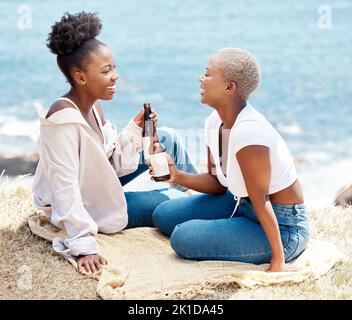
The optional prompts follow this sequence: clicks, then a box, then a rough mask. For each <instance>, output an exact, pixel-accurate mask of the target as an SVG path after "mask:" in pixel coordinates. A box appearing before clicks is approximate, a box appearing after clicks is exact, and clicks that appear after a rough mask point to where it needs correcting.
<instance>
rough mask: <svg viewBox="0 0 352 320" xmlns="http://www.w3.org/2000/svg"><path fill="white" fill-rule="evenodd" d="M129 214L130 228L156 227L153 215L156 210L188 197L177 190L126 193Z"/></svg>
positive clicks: (128, 226)
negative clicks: (162, 204)
mask: <svg viewBox="0 0 352 320" xmlns="http://www.w3.org/2000/svg"><path fill="white" fill-rule="evenodd" d="M125 197H126V202H127V213H128V225H127V227H126V228H127V229H128V228H136V227H154V224H153V221H152V215H153V212H154V210H155V208H156V207H157V206H158V205H160V204H161V203H163V202H165V201H168V200H170V199H176V198H183V197H186V195H185V193H184V192H181V191H179V190H176V189H157V190H151V191H131V192H125Z"/></svg>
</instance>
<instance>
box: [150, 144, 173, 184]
mask: <svg viewBox="0 0 352 320" xmlns="http://www.w3.org/2000/svg"><path fill="white" fill-rule="evenodd" d="M150 162H151V165H152V167H153V172H154V174H153V178H154V181H157V182H160V181H167V180H169V179H170V177H171V176H170V169H169V163H168V162H167V158H166V153H165V147H164V145H163V144H162V143H161V142H160V141H159V140H157V141H156V142H154V148H153V153H152V154H151V155H150Z"/></svg>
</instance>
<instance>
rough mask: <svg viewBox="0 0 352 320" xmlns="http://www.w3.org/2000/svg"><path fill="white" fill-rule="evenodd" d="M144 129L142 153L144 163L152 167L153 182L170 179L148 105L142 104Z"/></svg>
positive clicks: (164, 155)
mask: <svg viewBox="0 0 352 320" xmlns="http://www.w3.org/2000/svg"><path fill="white" fill-rule="evenodd" d="M143 107H144V129H143V153H144V163H145V164H146V165H148V166H149V165H152V167H153V171H154V175H153V178H154V180H155V181H158V182H159V181H166V180H169V179H170V170H169V165H168V162H167V159H166V153H165V147H164V145H163V144H162V143H161V142H160V141H159V138H158V135H157V133H156V128H155V123H154V121H153V120H152V119H150V114H151V113H152V110H151V107H150V104H149V103H144V104H143Z"/></svg>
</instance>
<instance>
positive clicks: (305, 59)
mask: <svg viewBox="0 0 352 320" xmlns="http://www.w3.org/2000/svg"><path fill="white" fill-rule="evenodd" d="M24 5H25V6H24ZM81 10H86V11H93V12H98V13H99V17H100V18H101V19H102V21H103V30H102V33H101V36H100V37H99V39H100V40H101V41H103V42H104V43H106V44H107V45H108V46H109V47H110V48H111V49H112V51H113V53H114V56H115V59H116V64H117V71H118V73H119V76H120V80H119V83H118V93H117V94H116V96H115V98H114V99H113V100H112V101H110V102H104V103H103V106H104V109H105V112H106V114H107V117H108V118H109V119H110V120H111V121H112V122H114V123H116V124H117V125H118V127H120V128H121V127H123V126H124V125H125V124H126V123H127V121H128V120H129V119H130V118H131V117H132V116H133V115H134V114H136V113H137V112H138V110H139V108H140V107H141V105H142V103H143V102H145V101H149V102H150V103H151V104H152V106H153V107H154V108H155V109H157V111H158V114H159V119H160V120H159V124H160V125H167V126H172V127H175V128H177V129H179V130H180V131H181V132H183V133H185V134H186V135H193V134H199V137H200V138H199V141H201V129H202V127H203V123H204V119H205V118H206V117H207V115H209V114H210V112H211V109H210V108H209V107H207V106H204V105H202V104H201V103H200V101H199V83H198V81H197V78H198V76H199V75H201V74H202V73H203V71H204V68H205V67H206V65H207V61H208V59H209V57H210V56H211V55H212V54H213V53H214V52H216V51H217V50H218V49H220V48H222V47H241V48H245V49H248V50H250V51H251V52H253V53H254V54H255V55H256V56H257V58H258V60H259V61H260V63H261V66H262V72H263V81H262V85H261V87H260V88H259V89H258V90H257V91H256V93H255V94H254V95H253V96H252V97H251V99H250V102H251V103H252V104H253V105H254V106H255V107H256V108H257V109H258V110H259V111H261V112H262V113H264V114H265V116H266V117H267V118H268V120H269V121H270V122H271V123H272V124H273V125H274V126H275V127H276V128H277V130H278V131H279V132H280V133H281V134H282V136H283V137H284V139H285V140H286V142H287V144H288V146H289V148H290V150H291V152H292V154H293V155H294V157H295V158H298V159H300V160H301V162H302V163H303V165H302V167H301V169H300V176H301V181H302V184H303V187H304V190H305V192H306V195H307V196H306V198H307V200H308V201H310V202H311V203H313V202H314V204H315V205H318V204H326V203H329V202H331V201H332V200H333V197H334V194H335V193H336V191H337V190H338V189H339V188H341V187H342V186H343V185H344V184H346V183H351V182H352V174H351V172H352V112H351V109H352V90H351V88H352V66H351V65H352V61H351V57H352V1H350V0H339V1H323V2H322V1H318V0H308V1H293V0H283V1H274V0H268V1H259V0H249V1H247V0H237V1H230V0H216V1H215V0H192V1H183V2H181V1H177V0H169V1H163V0H140V1H138V0H130V1H113V0H105V1H103V2H102V1H98V0H90V1H84V0H76V1H68V0H66V1H40V0H28V1H26V2H23V1H16V0H1V1H0V97H1V100H0V152H8V151H24V150H35V139H36V136H37V133H38V129H39V123H38V117H37V113H36V111H35V108H34V107H33V105H34V102H39V103H41V104H42V105H43V106H44V107H45V108H48V107H49V106H50V104H51V103H52V101H53V100H54V99H55V98H57V97H59V96H61V95H62V94H64V93H65V92H66V91H67V90H68V85H67V83H65V79H64V77H63V76H62V75H61V74H60V72H59V70H58V68H57V66H56V62H55V56H54V55H52V54H51V53H50V52H49V50H48V49H47V48H46V46H45V41H46V39H47V35H48V33H49V32H50V29H51V28H50V27H51V25H52V24H53V23H54V22H55V21H57V20H59V19H60V17H61V16H62V14H63V13H64V12H65V11H69V12H78V11H81ZM192 130H193V131H192ZM197 141H198V140H197ZM192 152H193V153H194V157H195V159H196V161H200V162H201V161H203V160H204V148H203V147H202V146H201V147H197V148H192Z"/></svg>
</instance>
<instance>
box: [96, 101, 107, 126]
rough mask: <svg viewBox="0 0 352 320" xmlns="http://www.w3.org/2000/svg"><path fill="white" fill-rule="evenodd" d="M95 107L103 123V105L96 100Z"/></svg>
mask: <svg viewBox="0 0 352 320" xmlns="http://www.w3.org/2000/svg"><path fill="white" fill-rule="evenodd" d="M95 108H96V110H97V111H98V113H99V116H100V119H101V122H102V123H103V125H104V124H105V116H104V111H103V107H102V106H101V104H100V102H99V101H97V102H96V103H95Z"/></svg>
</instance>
